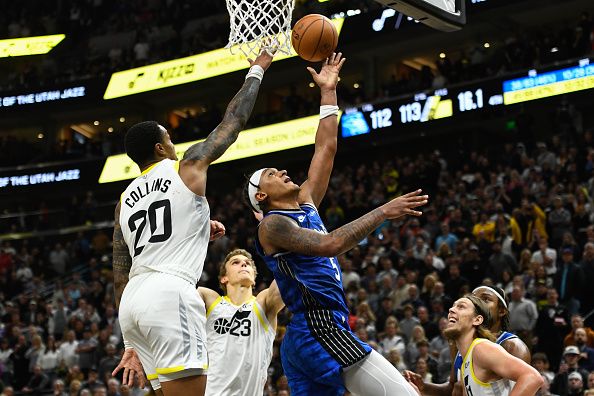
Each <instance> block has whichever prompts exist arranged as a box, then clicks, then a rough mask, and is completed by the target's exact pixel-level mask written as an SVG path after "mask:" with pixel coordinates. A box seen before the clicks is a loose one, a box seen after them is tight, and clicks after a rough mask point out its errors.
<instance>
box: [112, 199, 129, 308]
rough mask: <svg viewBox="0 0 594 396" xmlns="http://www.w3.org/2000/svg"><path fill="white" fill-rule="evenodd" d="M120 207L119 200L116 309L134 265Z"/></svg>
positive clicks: (115, 250)
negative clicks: (125, 235) (122, 223)
mask: <svg viewBox="0 0 594 396" xmlns="http://www.w3.org/2000/svg"><path fill="white" fill-rule="evenodd" d="M120 208H121V202H118V204H117V205H116V208H115V224H114V226H113V286H114V290H115V303H116V309H118V310H119V308H120V300H121V299H122V293H123V292H124V289H125V288H126V285H127V284H128V275H129V274H130V268H131V267H132V257H130V251H129V250H128V246H127V245H126V241H124V234H122V227H121V226H120Z"/></svg>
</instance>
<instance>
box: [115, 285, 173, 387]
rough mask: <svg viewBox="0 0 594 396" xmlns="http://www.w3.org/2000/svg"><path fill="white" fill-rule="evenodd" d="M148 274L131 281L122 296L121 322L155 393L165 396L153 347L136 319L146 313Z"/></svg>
mask: <svg viewBox="0 0 594 396" xmlns="http://www.w3.org/2000/svg"><path fill="white" fill-rule="evenodd" d="M147 277H148V274H143V275H140V276H138V277H136V278H134V279H133V280H132V281H130V282H129V283H128V285H127V287H126V289H125V290H124V294H123V295H122V301H121V303H120V311H119V321H120V328H121V330H122V335H123V336H124V338H125V339H126V340H127V341H129V342H130V343H131V344H132V346H133V347H134V351H135V352H136V354H137V355H138V358H139V359H140V363H141V364H142V368H143V369H144V373H145V374H146V376H147V379H148V380H149V382H150V383H151V388H152V389H153V390H154V391H155V393H156V394H157V396H163V391H162V390H161V384H160V383H159V378H158V375H157V372H156V366H155V361H154V360H153V356H152V353H151V346H150V344H149V343H148V342H147V339H146V337H145V336H144V334H143V333H142V332H141V330H140V328H139V327H138V323H137V322H138V321H137V320H136V318H137V317H138V316H139V312H140V315H142V313H143V312H144V311H145V308H144V307H143V306H142V305H143V304H144V303H145V300H144V299H143V294H144V293H143V291H142V287H143V283H144V279H145V278H147Z"/></svg>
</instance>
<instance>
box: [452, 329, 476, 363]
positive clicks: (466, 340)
mask: <svg viewBox="0 0 594 396" xmlns="http://www.w3.org/2000/svg"><path fill="white" fill-rule="evenodd" d="M475 338H476V337H475V336H474V331H470V332H468V333H466V334H460V337H458V339H457V340H456V346H457V347H458V351H460V355H462V357H466V353H467V352H468V348H470V344H472V341H474V339H475Z"/></svg>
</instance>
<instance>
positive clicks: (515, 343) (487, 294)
mask: <svg viewBox="0 0 594 396" xmlns="http://www.w3.org/2000/svg"><path fill="white" fill-rule="evenodd" d="M472 294H473V295H474V296H476V297H478V298H480V299H481V300H483V301H485V303H486V305H487V307H488V308H489V311H490V312H491V317H492V319H493V320H492V322H491V323H492V325H491V326H490V328H489V330H490V331H491V332H492V333H493V334H494V335H495V336H496V337H497V340H496V341H495V342H496V343H497V344H499V345H501V346H502V347H503V348H504V349H505V350H506V351H507V352H509V353H510V354H512V355H514V356H515V357H517V358H520V359H522V360H523V361H525V362H526V363H528V364H530V363H531V358H532V357H531V355H530V350H529V349H528V347H527V346H526V344H525V343H524V342H523V341H522V340H521V339H520V338H518V336H517V335H515V334H513V333H510V332H508V331H507V329H508V328H509V311H508V308H507V301H506V300H505V292H504V291H503V289H501V288H500V287H497V286H490V285H481V286H479V287H477V288H475V289H474V290H473V291H472ZM455 352H456V357H455V360H454V365H453V366H452V371H451V373H450V380H449V381H448V382H446V383H444V384H423V382H422V379H421V377H420V376H419V375H418V374H415V373H412V372H410V371H407V372H406V374H405V376H406V377H407V379H409V380H411V381H413V382H414V383H415V384H416V385H417V387H419V389H421V391H422V392H423V395H427V396H437V395H440V396H441V395H448V396H449V395H454V396H462V394H463V393H462V392H463V391H462V383H461V382H460V381H459V379H460V368H461V367H462V360H463V359H462V356H461V355H460V353H458V351H457V350H455Z"/></svg>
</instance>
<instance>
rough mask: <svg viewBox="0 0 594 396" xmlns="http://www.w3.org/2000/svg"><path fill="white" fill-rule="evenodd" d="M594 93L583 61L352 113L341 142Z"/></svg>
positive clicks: (593, 77)
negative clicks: (351, 138)
mask: <svg viewBox="0 0 594 396" xmlns="http://www.w3.org/2000/svg"><path fill="white" fill-rule="evenodd" d="M592 88H594V65H590V60H589V59H582V60H580V61H579V65H578V66H571V67H565V68H555V69H548V70H544V71H536V70H531V71H530V72H528V76H525V77H518V78H514V79H509V80H504V79H501V78H496V79H491V80H485V81H481V82H477V83H470V84H463V85H458V86H455V87H448V88H441V89H437V90H432V91H424V92H420V93H417V94H413V95H410V96H403V97H400V98H394V99H390V100H387V101H382V102H374V103H365V104H362V105H359V106H357V107H353V108H347V109H345V111H344V115H343V117H342V120H341V125H342V137H351V136H357V135H363V134H367V133H373V132H374V131H380V130H382V129H387V128H399V127H404V126H406V125H411V124H415V123H424V122H431V121H433V120H438V119H445V118H457V117H459V116H461V115H462V114H472V113H479V112H481V111H485V110H487V111H488V110H489V109H492V108H495V107H500V106H510V105H514V104H517V103H522V102H526V101H531V100H536V99H542V98H546V97H551V96H556V95H562V94H567V93H571V92H576V91H583V90H587V89H592Z"/></svg>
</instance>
